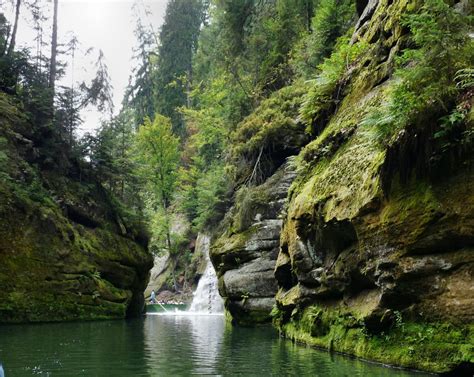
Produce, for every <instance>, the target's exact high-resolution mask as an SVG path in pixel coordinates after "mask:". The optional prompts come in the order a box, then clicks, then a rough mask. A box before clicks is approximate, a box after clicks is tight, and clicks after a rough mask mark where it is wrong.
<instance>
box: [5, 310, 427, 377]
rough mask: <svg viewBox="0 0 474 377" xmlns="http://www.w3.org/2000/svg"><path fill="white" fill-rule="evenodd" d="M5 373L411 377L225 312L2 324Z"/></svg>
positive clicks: (120, 376)
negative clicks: (237, 320)
mask: <svg viewBox="0 0 474 377" xmlns="http://www.w3.org/2000/svg"><path fill="white" fill-rule="evenodd" d="M0 362H2V363H3V367H4V369H5V377H22V376H36V375H41V376H54V377H56V376H58V377H69V376H96V377H109V376H114V377H125V376H127V377H128V376H143V377H145V376H146V377H155V376H189V375H222V376H235V375H240V376H320V377H336V376H337V377H341V376H342V377H344V376H351V377H354V376H355V377H358V376H360V377H362V376H364V377H366V376H367V377H375V376H377V377H409V376H422V374H415V373H411V372H407V371H400V370H393V369H388V368H382V367H380V366H378V365H373V364H368V363H365V362H362V361H357V360H351V359H348V358H345V357H342V356H338V355H333V356H331V355H329V354H328V353H326V352H320V351H316V350H314V349H311V348H307V347H304V346H300V345H295V344H293V343H291V342H289V341H285V340H283V339H280V338H279V337H278V335H277V334H276V333H275V332H274V331H273V330H272V329H271V328H269V327H258V328H236V327H232V326H230V325H228V324H227V323H226V322H225V320H224V318H223V317H221V316H197V317H190V316H188V317H186V316H176V317H174V316H149V317H147V318H145V319H144V320H134V321H106V322H85V323H61V324H43V325H19V326H0Z"/></svg>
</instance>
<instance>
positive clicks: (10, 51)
mask: <svg viewBox="0 0 474 377" xmlns="http://www.w3.org/2000/svg"><path fill="white" fill-rule="evenodd" d="M20 6H21V0H16V7H15V23H14V24H13V31H12V35H11V37H10V44H9V45H8V51H7V55H8V56H11V55H12V54H13V51H14V49H15V42H16V32H17V30H18V18H19V17H20Z"/></svg>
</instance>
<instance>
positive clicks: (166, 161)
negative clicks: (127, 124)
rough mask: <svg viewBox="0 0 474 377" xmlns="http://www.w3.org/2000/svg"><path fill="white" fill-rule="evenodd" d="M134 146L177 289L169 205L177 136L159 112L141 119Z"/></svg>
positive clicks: (176, 166) (176, 153) (177, 153)
mask: <svg viewBox="0 0 474 377" xmlns="http://www.w3.org/2000/svg"><path fill="white" fill-rule="evenodd" d="M135 147H136V148H135V151H136V155H137V160H138V162H139V164H140V175H141V176H142V177H143V178H144V179H145V180H146V181H147V183H148V190H149V192H150V194H151V197H152V199H153V200H152V203H151V206H152V209H153V210H154V211H153V212H154V215H155V216H156V214H158V215H161V216H158V222H159V224H156V225H155V226H156V227H157V228H160V229H159V230H161V232H159V233H161V234H159V233H158V234H156V232H155V234H156V235H157V237H158V238H161V239H159V240H158V241H164V244H165V248H166V250H167V251H168V252H169V253H170V255H171V257H172V258H173V260H174V267H173V282H174V286H175V290H177V284H176V277H175V275H174V268H175V267H176V251H175V250H174V249H173V244H172V237H171V213H170V207H171V202H172V199H173V197H174V192H175V190H176V182H177V171H178V165H179V157H180V154H179V149H178V148H179V138H178V137H176V136H174V135H173V131H172V126H171V121H170V119H169V118H166V117H164V116H162V115H160V114H157V115H156V116H155V119H154V120H153V122H152V121H151V120H150V119H149V118H145V123H144V124H143V125H142V126H141V127H140V128H139V129H138V133H137V135H136V145H135ZM155 218H156V217H155Z"/></svg>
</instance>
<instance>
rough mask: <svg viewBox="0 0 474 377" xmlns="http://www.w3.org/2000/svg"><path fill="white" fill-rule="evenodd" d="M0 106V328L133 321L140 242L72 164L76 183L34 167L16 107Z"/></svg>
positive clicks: (143, 273)
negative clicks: (35, 323) (20, 324)
mask: <svg viewBox="0 0 474 377" xmlns="http://www.w3.org/2000/svg"><path fill="white" fill-rule="evenodd" d="M0 108H1V110H2V111H1V112H0V126H1V127H0V143H1V148H0V161H1V163H0V175H1V179H0V260H1V263H0V286H1V287H2V289H1V292H0V323H13V322H29V321H59V320H72V319H99V318H121V317H126V316H137V315H140V314H141V313H142V310H143V305H144V299H143V291H144V289H145V287H146V283H147V281H148V277H149V270H150V268H151V267H152V258H151V256H150V255H149V253H148V252H147V251H146V244H147V238H146V236H144V235H142V234H141V232H140V231H138V230H137V229H138V228H137V227H135V226H131V225H130V224H129V223H128V222H127V221H126V220H125V219H124V216H122V215H121V213H120V211H119V210H118V209H117V208H116V206H115V205H113V199H112V198H110V197H109V196H108V195H107V193H106V192H105V191H104V190H103V189H102V188H101V187H100V186H99V185H98V184H97V183H96V182H95V181H94V179H93V177H91V176H87V174H86V171H84V170H79V167H77V166H76V165H75V163H74V162H73V161H71V162H70V163H71V166H70V168H69V171H71V170H74V169H78V171H80V172H81V173H82V175H81V176H80V177H77V174H69V176H68V175H62V174H59V173H58V172H57V171H54V170H53V169H44V168H42V169H40V168H38V160H39V153H38V146H36V145H34V143H33V142H32V141H31V140H30V139H29V137H28V136H29V133H30V132H31V131H30V130H31V127H29V126H28V122H27V120H26V119H25V118H24V117H23V116H22V115H21V110H20V109H19V107H18V105H15V104H13V101H12V100H11V99H9V98H8V97H7V96H5V95H0ZM44 165H46V164H43V166H44Z"/></svg>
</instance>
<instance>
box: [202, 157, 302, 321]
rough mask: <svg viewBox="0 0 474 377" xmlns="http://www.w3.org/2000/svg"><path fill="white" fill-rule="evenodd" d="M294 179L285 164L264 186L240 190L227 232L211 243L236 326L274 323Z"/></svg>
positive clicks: (221, 287) (222, 291) (226, 303)
mask: <svg viewBox="0 0 474 377" xmlns="http://www.w3.org/2000/svg"><path fill="white" fill-rule="evenodd" d="M294 175H295V173H294V171H293V167H292V165H291V163H287V164H285V165H283V166H282V167H281V168H280V169H279V170H278V171H277V172H276V173H275V174H274V175H272V177H270V178H269V179H268V180H266V181H265V182H264V183H263V184H262V185H260V186H254V187H250V188H245V189H242V191H241V193H240V194H239V195H237V199H236V202H235V205H234V207H233V208H232V210H231V211H230V212H229V213H228V215H227V219H225V222H226V225H227V226H226V227H225V232H224V233H223V234H222V235H221V236H220V237H217V238H215V239H214V240H213V242H212V244H211V259H212V262H213V264H214V266H215V268H216V272H217V275H218V278H219V292H220V294H221V296H222V297H223V298H224V302H225V306H226V309H227V312H228V313H229V315H230V316H231V317H232V322H233V323H238V324H244V325H250V324H255V323H262V322H269V321H270V320H271V317H270V313H271V310H272V308H273V305H274V303H275V299H274V296H275V293H276V291H277V284H276V280H275V278H274V275H273V274H274V272H273V270H274V267H275V261H276V258H277V255H278V250H279V240H280V231H281V225H282V219H281V216H282V213H283V211H284V207H285V203H286V201H285V197H286V194H287V191H288V188H289V186H290V184H291V182H292V180H293V178H294Z"/></svg>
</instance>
